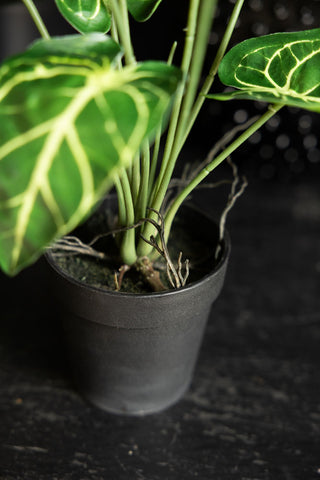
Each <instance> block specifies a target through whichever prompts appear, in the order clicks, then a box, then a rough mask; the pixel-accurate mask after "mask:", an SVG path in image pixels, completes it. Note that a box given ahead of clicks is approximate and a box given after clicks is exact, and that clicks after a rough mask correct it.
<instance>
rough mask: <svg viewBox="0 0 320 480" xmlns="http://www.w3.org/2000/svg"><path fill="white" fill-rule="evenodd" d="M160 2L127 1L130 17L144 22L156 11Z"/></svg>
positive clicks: (157, 0)
mask: <svg viewBox="0 0 320 480" xmlns="http://www.w3.org/2000/svg"><path fill="white" fill-rule="evenodd" d="M161 1H162V0H127V5H128V9H129V12H130V13H131V15H132V16H133V17H134V18H135V19H136V20H138V22H144V21H145V20H148V18H150V17H151V15H152V14H153V13H154V12H155V11H156V9H157V8H158V6H159V5H160V3H161Z"/></svg>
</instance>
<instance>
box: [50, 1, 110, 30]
mask: <svg viewBox="0 0 320 480" xmlns="http://www.w3.org/2000/svg"><path fill="white" fill-rule="evenodd" d="M55 2H56V5H57V7H58V9H59V11H60V13H61V15H62V16H63V17H64V18H65V19H66V20H67V21H68V22H69V23H70V24H71V25H72V26H73V27H74V28H75V29H76V30H78V31H79V32H81V33H93V32H100V33H107V32H108V31H109V30H110V27H111V13H110V11H109V10H108V8H107V7H106V5H105V3H104V1H103V0H55Z"/></svg>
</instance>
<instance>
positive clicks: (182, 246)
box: [55, 206, 217, 293]
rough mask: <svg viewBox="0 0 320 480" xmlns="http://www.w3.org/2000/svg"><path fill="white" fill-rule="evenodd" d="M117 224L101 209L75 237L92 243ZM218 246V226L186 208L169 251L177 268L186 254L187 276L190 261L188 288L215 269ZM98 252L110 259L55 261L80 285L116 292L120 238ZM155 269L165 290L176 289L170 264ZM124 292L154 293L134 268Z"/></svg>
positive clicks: (105, 239) (103, 240)
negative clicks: (172, 284)
mask: <svg viewBox="0 0 320 480" xmlns="http://www.w3.org/2000/svg"><path fill="white" fill-rule="evenodd" d="M114 223H115V222H114V218H113V217H112V212H111V209H110V207H109V206H105V208H103V207H102V208H100V210H99V211H98V212H97V214H96V215H94V216H93V217H91V218H90V219H89V220H88V221H87V222H86V223H85V224H84V225H83V226H82V227H81V228H79V229H77V230H76V231H75V232H74V235H76V236H77V237H79V238H80V239H81V240H82V241H83V242H85V243H86V242H87V243H89V242H90V241H91V240H92V239H93V238H95V237H96V236H97V235H99V234H101V233H104V232H105V231H110V230H112V227H111V225H114ZM137 234H138V232H137ZM118 235H119V234H118ZM120 235H121V234H120ZM216 244H217V227H216V225H215V224H214V223H213V222H212V221H211V220H210V219H209V218H208V217H204V216H203V214H202V213H201V212H200V211H199V210H196V209H194V208H192V206H189V207H188V206H187V207H183V208H182V209H181V213H180V215H179V216H178V217H177V218H176V220H175V222H174V224H173V227H172V231H171V235H170V239H169V243H168V249H169V253H170V257H171V259H172V261H173V263H174V265H175V266H177V261H178V257H179V253H180V252H182V263H183V270H182V271H183V272H184V268H185V265H184V262H185V260H186V259H188V260H189V262H190V267H189V268H190V273H189V277H188V280H187V284H189V283H191V282H194V281H197V280H200V279H201V278H202V277H203V276H204V275H206V274H208V273H209V272H210V271H211V270H212V269H213V267H214V265H215V260H214V252H215V248H216ZM94 248H95V249H96V250H98V251H99V252H104V253H105V254H106V256H107V258H106V259H97V258H95V257H91V256H88V255H70V254H69V255H68V254H66V255H63V256H55V261H56V262H57V264H58V266H59V267H60V268H61V269H62V270H63V271H65V272H66V273H68V274H69V275H70V276H71V277H73V278H75V279H76V280H78V281H80V282H83V283H85V284H87V285H91V286H94V287H98V288H104V289H107V290H115V289H116V283H115V275H116V274H117V273H118V272H119V268H121V265H122V264H121V260H120V258H119V254H118V249H117V237H113V236H112V235H109V236H106V237H103V238H101V239H100V240H99V241H98V242H97V243H95V245H94ZM154 268H155V269H157V270H158V271H159V272H160V278H161V280H162V283H163V284H164V285H165V287H167V288H168V289H170V288H172V286H171V285H170V282H169V279H168V276H167V273H166V263H165V261H164V259H163V258H162V257H159V258H158V260H156V261H155V263H154ZM121 291H122V292H131V293H148V292H151V291H152V289H151V287H150V286H149V285H148V284H147V282H146V281H145V279H144V278H143V277H142V275H141V274H139V272H138V271H137V270H136V269H135V268H134V267H132V268H130V270H128V271H127V272H126V273H125V275H124V277H123V281H122V285H121Z"/></svg>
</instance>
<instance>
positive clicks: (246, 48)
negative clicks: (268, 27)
mask: <svg viewBox="0 0 320 480" xmlns="http://www.w3.org/2000/svg"><path fill="white" fill-rule="evenodd" d="M319 65H320V29H319V28H317V29H313V30H306V31H302V32H290V33H275V34H271V35H265V36H262V37H259V38H251V39H249V40H245V41H244V42H241V43H239V44H238V45H236V46H235V47H233V48H232V49H231V50H230V51H229V52H228V53H227V54H226V56H225V57H224V59H223V60H222V62H221V64H220V67H219V77H220V80H221V81H222V83H224V84H225V85H228V86H231V87H235V88H238V89H240V90H237V91H232V92H226V93H222V94H215V95H210V96H209V97H211V98H215V99H218V100H229V99H233V98H238V99H251V100H261V101H265V102H272V103H278V104H284V105H290V106H294V107H301V108H305V109H307V110H313V111H317V112H319V111H320V68H319Z"/></svg>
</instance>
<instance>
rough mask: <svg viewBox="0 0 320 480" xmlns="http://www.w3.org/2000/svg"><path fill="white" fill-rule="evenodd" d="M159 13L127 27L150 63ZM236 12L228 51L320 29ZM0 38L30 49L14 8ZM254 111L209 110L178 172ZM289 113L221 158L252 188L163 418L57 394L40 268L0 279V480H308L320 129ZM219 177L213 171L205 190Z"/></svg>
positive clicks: (271, 9)
mask: <svg viewBox="0 0 320 480" xmlns="http://www.w3.org/2000/svg"><path fill="white" fill-rule="evenodd" d="M168 2H169V0H164V2H163V8H162V9H161V10H160V11H159V18H158V20H156V18H155V19H154V20H153V21H152V23H151V24H150V25H149V26H147V24H146V25H144V26H140V27H139V32H140V31H142V30H141V29H142V27H143V28H150V29H152V31H154V32H155V34H156V38H157V51H156V54H157V55H159V56H160V57H161V55H163V52H166V51H167V48H168V46H167V45H165V44H164V40H163V38H162V35H163V32H164V33H165V32H166V30H167V29H169V28H170V29H171V28H173V27H174V26H175V25H178V24H179V25H183V23H184V20H183V18H182V17H181V15H180V14H179V9H178V8H176V10H175V11H174V12H173V13H172V16H171V17H170V18H166V17H164V11H165V8H164V7H165V4H166V3H168ZM52 3H53V2H42V3H41V4H42V9H43V12H44V14H45V15H46V16H47V18H48V20H49V21H50V32H51V33H58V32H59V31H60V32H62V31H64V29H65V25H64V24H63V23H57V19H56V18H55V17H54V15H53V9H50V8H49V10H48V11H47V12H46V9H47V6H48V5H49V6H50V4H51V5H52ZM223 3H224V8H223V10H224V9H226V10H230V7H231V5H230V3H229V2H227V1H225V2H223ZM247 3H248V7H249V8H248V13H246V15H245V16H243V19H242V21H241V23H240V26H239V29H238V31H237V35H239V36H241V38H244V37H247V36H250V35H252V33H254V34H263V33H268V32H270V31H276V30H284V29H286V28H288V25H289V24H290V25H293V28H294V29H299V28H303V27H308V28H309V27H310V28H313V27H316V26H319V25H318V21H319V18H320V16H319V13H320V2H319V1H311V0H309V1H307V0H306V1H304V2H300V1H295V2H289V1H284V0H282V1H268V2H262V1H260V0H251V1H248V2H247ZM184 4H185V2H184V1H180V2H175V5H177V6H179V5H184ZM261 8H262V9H261ZM16 15H18V17H20V24H19V26H18V27H17V23H16V22H17V19H18V17H17V16H16ZM222 18H224V17H223V12H221V16H220V17H219V18H218V22H217V28H218V29H219V28H221V26H223V22H224V21H223V20H219V19H222ZM13 22H14V23H13ZM249 25H250V27H249ZM0 34H1V54H2V56H3V55H4V54H8V53H9V50H10V51H11V52H12V51H13V50H12V49H13V48H15V49H16V48H17V49H18V50H19V48H21V45H23V44H24V43H25V42H29V41H30V39H31V37H32V35H33V33H32V32H31V30H30V29H29V27H28V23H27V20H26V17H25V16H23V15H22V9H17V7H16V5H15V4H14V3H13V2H11V3H10V6H7V7H6V8H5V9H2V10H0ZM18 34H19V35H20V40H19V39H17V35H18ZM139 35H140V39H141V40H140V41H141V43H142V44H143V43H147V42H144V36H143V34H142V33H139ZM14 38H15V39H16V44H15V45H14V41H13V39H14ZM215 38H216V36H215V34H213V35H212V49H213V50H214V48H215ZM18 40H19V41H18ZM19 45H20V46H19ZM257 109H259V106H258V105H254V104H252V105H248V104H246V103H243V102H241V103H240V102H239V103H238V104H229V105H228V106H225V104H224V105H223V107H222V106H221V105H219V104H218V105H217V104H210V105H209V106H208V107H207V109H206V112H205V114H204V117H203V120H202V121H201V123H200V126H199V127H198V128H197V129H196V131H195V134H194V135H193V137H192V141H191V143H190V145H189V148H188V149H187V151H186V153H185V156H184V158H185V159H186V160H187V161H192V160H194V159H197V158H201V157H202V156H203V155H204V154H205V152H206V151H207V149H208V148H210V146H211V145H212V144H213V143H214V141H215V139H216V138H218V135H219V134H220V133H221V132H222V131H224V129H225V128H228V127H230V125H232V124H234V122H237V121H238V122H239V121H240V120H241V119H243V118H245V116H246V115H248V114H251V113H255V112H256V111H257ZM290 110H291V111H290V112H287V111H282V112H281V114H279V115H278V116H277V118H276V120H273V121H272V122H271V123H270V124H269V125H268V126H267V127H266V128H264V129H263V131H262V132H261V136H259V135H258V136H257V137H256V138H254V139H253V141H252V142H248V143H247V144H246V146H244V147H243V148H241V150H240V152H239V153H238V154H237V155H235V156H234V158H233V159H234V161H237V163H238V165H239V167H240V171H241V173H244V174H246V175H247V177H248V178H249V187H248V188H247V191H246V194H245V195H244V196H243V197H242V198H241V199H240V200H239V202H238V204H237V206H236V207H235V209H234V210H233V211H232V212H231V214H230V218H229V222H228V229H229V231H230V233H231V238H232V245H233V246H232V255H231V260H230V266H229V271H228V275H227V279H226V284H225V288H224V290H223V292H222V294H221V296H220V298H219V300H218V301H217V303H216V304H215V306H214V308H213V310H212V314H211V317H210V320H209V323H208V328H207V332H206V336H205V340H204V344H203V348H202V350H201V354H200V358H199V362H198V366H197V369H196V372H195V377H194V382H193V385H192V388H191V390H190V392H189V393H188V394H187V395H186V396H185V398H184V399H183V400H182V401H181V402H180V403H179V404H177V405H176V406H174V407H172V408H171V409H169V410H168V411H166V412H163V413H161V414H159V415H154V416H150V417H147V418H126V417H115V416H112V415H108V414H105V413H103V412H100V411H99V410H96V409H95V408H93V407H91V406H89V405H87V404H86V403H85V402H84V401H83V400H82V399H81V398H80V397H79V396H78V395H77V393H76V392H75V391H74V390H73V387H72V385H71V384H70V380H69V376H68V371H67V368H66V362H65V358H64V353H63V348H62V342H61V336H60V329H59V323H58V322H57V319H56V318H55V316H54V314H53V312H54V309H53V308H52V307H51V306H50V298H51V296H50V293H51V292H50V290H49V287H48V284H47V281H46V266H45V264H44V262H43V261H40V262H38V263H37V264H36V265H35V266H34V267H31V268H29V269H27V270H26V271H25V272H23V273H22V274H20V275H19V276H18V277H16V278H14V279H8V278H6V277H5V276H3V275H0V288H1V323H0V479H1V480H55V479H56V480H73V479H74V480H105V479H108V480H109V479H110V480H127V479H128V480H129V479H130V480H131V479H134V480H143V479H145V480H158V479H161V480H175V479H179V480H180V479H183V480H189V479H192V478H199V479H201V480H212V479H214V480H232V479H236V480H313V479H314V480H316V479H317V478H320V449H319V444H320V403H319V396H320V383H319V366H320V353H319V343H320V295H319V292H320V244H319V234H320V189H319V183H320V166H319V165H320V146H319V139H318V136H319V135H318V132H319V117H318V116H316V115H315V114H309V113H307V112H302V111H298V110H294V109H290ZM235 112H236V113H235ZM237 112H238V113H237ZM216 115H218V119H217V117H216ZM222 119H223V120H224V121H222ZM225 175H229V171H228V169H227V168H226V167H222V168H221V169H219V172H217V177H221V176H225ZM221 194H222V195H221ZM226 195H227V191H225V192H224V191H221V190H219V191H217V190H215V191H211V190H201V191H199V192H198V193H197V194H196V195H194V198H193V200H194V201H195V203H197V204H198V205H200V206H201V207H202V208H203V209H204V210H206V211H210V212H212V211H214V213H215V214H216V213H217V212H218V211H220V210H221V208H222V206H223V202H224V199H225V197H226ZM48 305H49V307H48Z"/></svg>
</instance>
